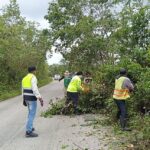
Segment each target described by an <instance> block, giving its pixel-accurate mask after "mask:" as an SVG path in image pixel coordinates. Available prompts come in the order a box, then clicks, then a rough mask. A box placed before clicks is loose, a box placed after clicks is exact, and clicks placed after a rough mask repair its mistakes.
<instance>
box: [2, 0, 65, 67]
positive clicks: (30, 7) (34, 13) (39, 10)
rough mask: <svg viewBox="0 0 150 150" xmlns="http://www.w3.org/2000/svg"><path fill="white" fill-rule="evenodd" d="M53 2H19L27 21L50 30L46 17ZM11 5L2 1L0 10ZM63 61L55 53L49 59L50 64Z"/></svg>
mask: <svg viewBox="0 0 150 150" xmlns="http://www.w3.org/2000/svg"><path fill="white" fill-rule="evenodd" d="M51 1H52V0H17V3H18V4H19V8H20V11H21V16H23V17H25V18H26V20H30V21H35V22H38V23H39V24H40V26H39V28H40V29H44V28H48V27H49V24H48V22H47V21H46V20H45V19H44V16H45V15H46V14H47V12H48V6H49V3H50V2H51ZM7 4H9V0H0V9H1V8H2V7H4V6H5V5H7ZM61 59H62V55H61V54H59V53H53V56H52V58H50V59H49V58H48V60H47V61H48V64H53V63H59V61H60V60H61Z"/></svg>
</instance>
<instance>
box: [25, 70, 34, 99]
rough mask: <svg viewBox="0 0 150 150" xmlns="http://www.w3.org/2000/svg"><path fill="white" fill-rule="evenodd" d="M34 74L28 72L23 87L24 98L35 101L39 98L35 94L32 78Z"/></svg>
mask: <svg viewBox="0 0 150 150" xmlns="http://www.w3.org/2000/svg"><path fill="white" fill-rule="evenodd" d="M33 76H34V74H32V73H29V74H27V75H26V76H25V77H24V78H23V80H22V88H23V98H24V100H30V101H35V100H37V98H36V97H35V95H34V94H33V90H32V84H31V79H32V77H33Z"/></svg>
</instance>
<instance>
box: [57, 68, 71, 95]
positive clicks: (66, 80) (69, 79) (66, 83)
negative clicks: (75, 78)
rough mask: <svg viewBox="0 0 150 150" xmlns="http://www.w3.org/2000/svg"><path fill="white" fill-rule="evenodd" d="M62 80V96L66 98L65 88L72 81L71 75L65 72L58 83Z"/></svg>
mask: <svg viewBox="0 0 150 150" xmlns="http://www.w3.org/2000/svg"><path fill="white" fill-rule="evenodd" d="M62 79H64V95H65V97H66V96H67V88H68V85H69V83H70V81H71V79H72V77H71V74H70V73H69V71H68V70H66V71H65V73H64V76H62V77H61V78H60V79H59V81H61V80H62Z"/></svg>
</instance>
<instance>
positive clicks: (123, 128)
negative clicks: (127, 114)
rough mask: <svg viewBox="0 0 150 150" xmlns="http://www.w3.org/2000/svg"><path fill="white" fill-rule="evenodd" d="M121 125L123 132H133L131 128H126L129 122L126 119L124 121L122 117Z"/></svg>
mask: <svg viewBox="0 0 150 150" xmlns="http://www.w3.org/2000/svg"><path fill="white" fill-rule="evenodd" d="M120 125H121V130H122V131H131V129H130V128H127V127H126V126H127V121H126V119H123V118H121V117H120Z"/></svg>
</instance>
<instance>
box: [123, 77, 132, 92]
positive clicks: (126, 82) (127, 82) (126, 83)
mask: <svg viewBox="0 0 150 150" xmlns="http://www.w3.org/2000/svg"><path fill="white" fill-rule="evenodd" d="M123 86H124V88H127V89H128V90H129V91H130V92H132V91H133V90H134V86H133V84H132V82H131V80H130V79H129V78H126V79H125V81H124V83H123Z"/></svg>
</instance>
